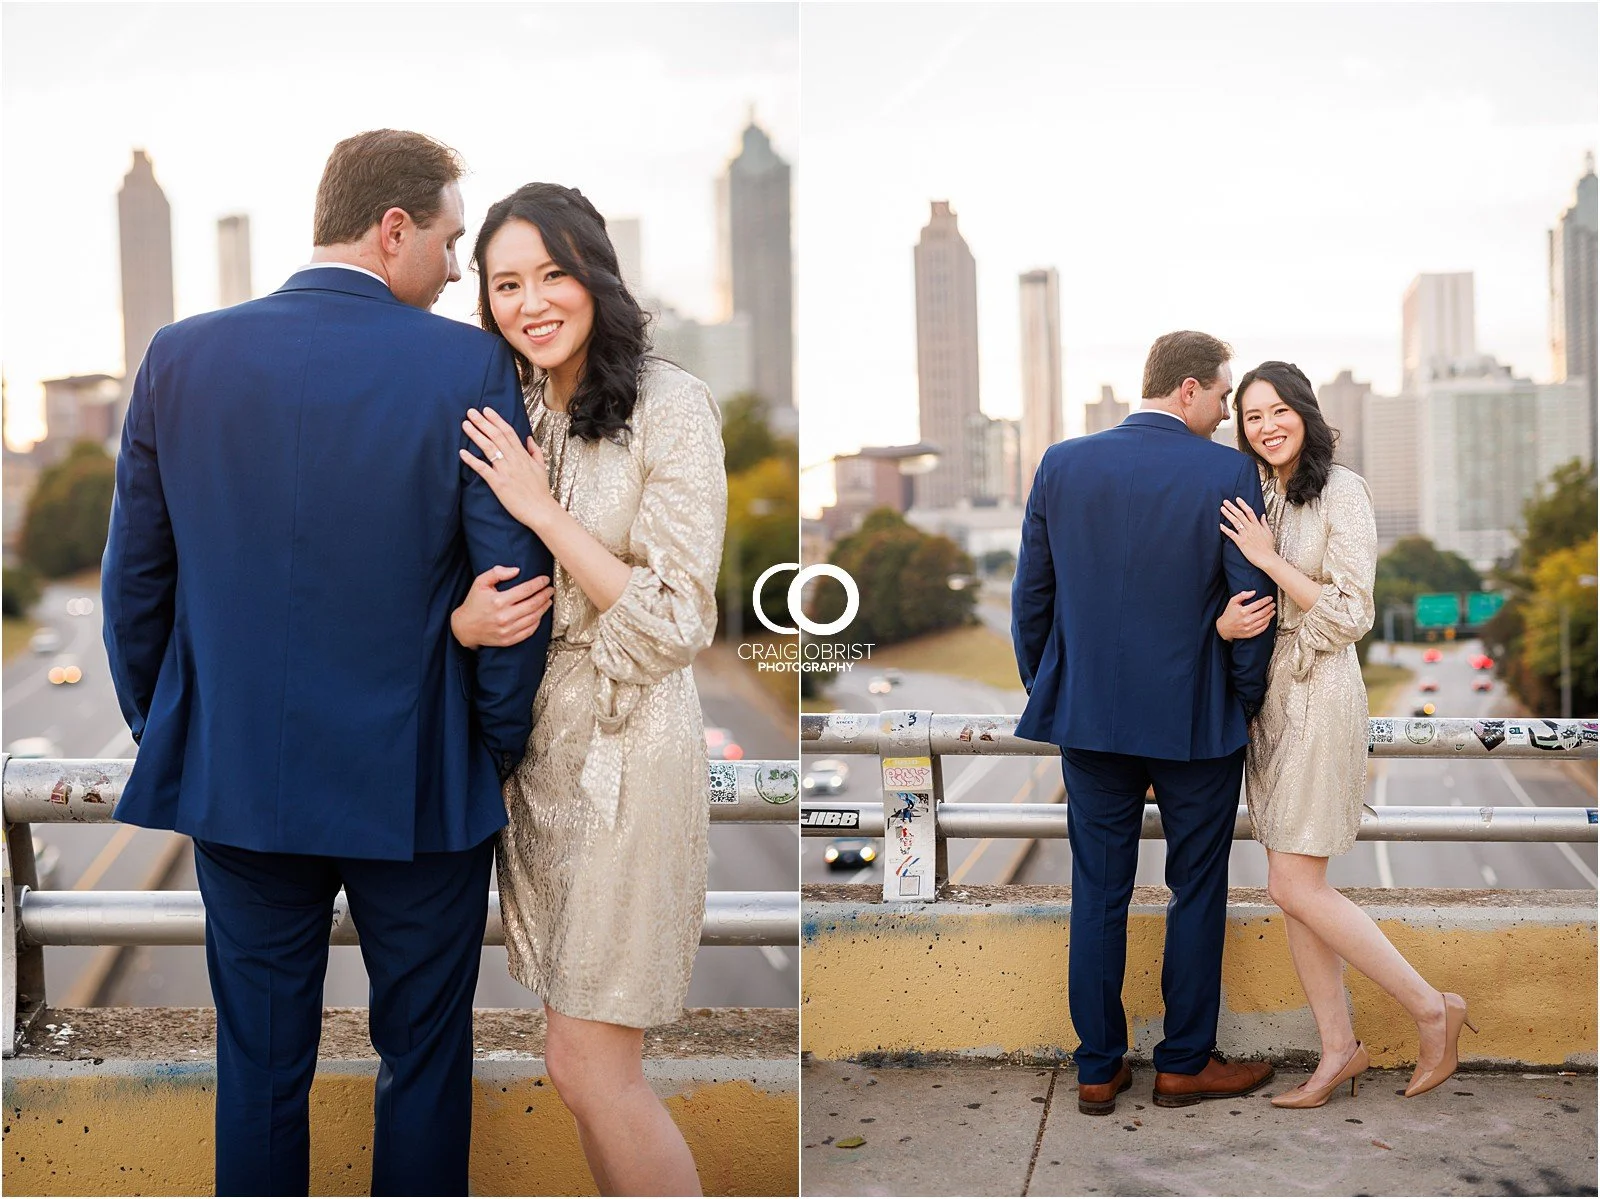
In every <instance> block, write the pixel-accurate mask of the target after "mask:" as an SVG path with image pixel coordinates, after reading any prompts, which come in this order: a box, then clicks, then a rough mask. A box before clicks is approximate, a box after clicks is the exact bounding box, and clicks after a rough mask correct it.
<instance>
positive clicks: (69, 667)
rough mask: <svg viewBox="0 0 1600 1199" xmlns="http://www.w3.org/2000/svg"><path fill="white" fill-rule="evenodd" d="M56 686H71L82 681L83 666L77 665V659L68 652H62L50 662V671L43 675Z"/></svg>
mask: <svg viewBox="0 0 1600 1199" xmlns="http://www.w3.org/2000/svg"><path fill="white" fill-rule="evenodd" d="M45 677H46V678H48V679H49V680H50V682H51V683H52V684H53V685H55V686H57V687H61V686H69V687H70V686H71V685H72V684H74V683H81V682H83V667H81V666H79V665H78V659H76V658H74V657H72V656H71V655H70V654H62V655H61V657H59V658H57V659H56V660H55V661H54V662H52V663H51V664H50V673H49V674H47V675H46V676H45Z"/></svg>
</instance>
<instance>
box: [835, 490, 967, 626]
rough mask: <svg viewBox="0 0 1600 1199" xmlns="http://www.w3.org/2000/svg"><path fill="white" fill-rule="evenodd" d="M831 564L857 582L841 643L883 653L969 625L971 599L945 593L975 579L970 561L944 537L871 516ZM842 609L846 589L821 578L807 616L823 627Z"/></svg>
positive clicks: (883, 512)
mask: <svg viewBox="0 0 1600 1199" xmlns="http://www.w3.org/2000/svg"><path fill="white" fill-rule="evenodd" d="M833 562H834V564H835V565H836V566H840V567H842V568H843V569H844V570H845V571H846V572H847V573H849V575H850V577H851V578H853V579H854V580H855V583H856V589H857V590H858V591H859V592H860V596H861V608H860V610H859V612H858V613H857V615H856V618H855V620H854V621H853V622H852V623H851V625H850V627H849V628H847V629H844V630H842V631H841V632H840V633H839V635H838V640H840V641H849V642H870V643H872V644H875V645H889V644H892V643H894V642H896V641H904V640H906V639H907V638H910V637H917V636H921V635H922V634H924V633H932V632H936V631H938V630H940V629H947V628H953V627H955V626H957V625H961V624H967V623H969V622H970V621H971V620H972V609H973V606H974V604H975V603H976V602H977V595H976V593H975V592H974V591H973V590H972V589H970V588H964V589H962V590H959V591H958V590H955V589H954V588H952V587H951V586H950V579H951V577H952V576H955V575H970V574H972V573H974V568H973V563H972V558H971V557H970V556H969V555H967V554H966V553H965V552H964V551H963V550H962V549H961V547H960V546H958V545H957V544H956V543H955V542H954V541H951V540H950V539H949V538H948V537H938V536H933V535H930V534H927V533H924V532H922V531H921V530H919V529H916V528H914V527H913V526H911V525H910V524H908V523H907V522H906V520H905V518H904V517H902V516H901V515H900V514H899V513H898V512H895V511H894V510H893V509H891V508H879V509H877V510H875V511H873V512H869V513H868V514H867V516H866V519H865V520H863V521H862V524H861V528H860V529H858V530H857V531H856V532H854V533H852V534H851V535H850V536H848V537H845V538H843V539H842V540H840V542H839V543H838V545H836V546H835V547H834V552H833ZM844 605H845V595H844V588H843V587H842V586H841V585H840V584H839V583H838V582H836V581H835V580H833V579H830V578H823V579H820V580H819V581H818V584H817V590H816V593H815V595H814V596H813V598H812V603H811V607H810V609H809V610H808V615H809V616H810V617H811V619H813V620H815V621H818V622H820V623H828V622H831V621H834V620H837V619H838V618H839V616H840V615H842V614H843V611H844Z"/></svg>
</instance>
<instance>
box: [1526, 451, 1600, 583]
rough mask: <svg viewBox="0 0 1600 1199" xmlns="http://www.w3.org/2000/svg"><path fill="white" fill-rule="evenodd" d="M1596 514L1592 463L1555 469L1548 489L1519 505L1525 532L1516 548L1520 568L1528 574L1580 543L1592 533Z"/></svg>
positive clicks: (1574, 464) (1540, 491)
mask: <svg viewBox="0 0 1600 1199" xmlns="http://www.w3.org/2000/svg"><path fill="white" fill-rule="evenodd" d="M1596 511H1597V509H1596V502H1595V468H1594V466H1593V464H1590V465H1587V466H1586V465H1584V463H1582V462H1581V461H1579V460H1577V459H1573V460H1572V461H1571V462H1569V463H1567V464H1566V465H1565V466H1561V467H1557V468H1556V471H1555V473H1554V474H1552V475H1551V476H1550V482H1549V484H1548V490H1546V488H1543V487H1541V488H1540V489H1539V494H1537V495H1536V496H1534V497H1533V498H1532V499H1531V500H1529V501H1528V502H1527V503H1526V504H1524V505H1523V506H1522V523H1523V525H1524V527H1525V529H1526V532H1524V533H1523V535H1522V542H1521V545H1520V546H1519V547H1518V557H1519V559H1520V565H1521V566H1522V568H1523V569H1524V570H1526V571H1530V572H1531V571H1533V570H1534V569H1535V568H1536V567H1537V566H1538V564H1539V563H1540V562H1541V561H1543V560H1544V558H1545V557H1546V556H1547V555H1549V554H1552V553H1554V552H1555V551H1557V550H1562V549H1566V548H1568V547H1569V546H1574V545H1578V544H1580V543H1581V542H1582V541H1583V539H1584V538H1585V537H1587V536H1589V535H1590V534H1591V533H1593V532H1594V529H1595V517H1596Z"/></svg>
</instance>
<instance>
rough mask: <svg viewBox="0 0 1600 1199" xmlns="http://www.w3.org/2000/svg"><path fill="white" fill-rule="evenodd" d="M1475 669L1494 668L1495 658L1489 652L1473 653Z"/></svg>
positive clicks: (1472, 660) (1473, 666) (1472, 659)
mask: <svg viewBox="0 0 1600 1199" xmlns="http://www.w3.org/2000/svg"><path fill="white" fill-rule="evenodd" d="M1469 660H1470V661H1471V663H1472V669H1473V670H1493V669H1494V659H1493V658H1491V657H1490V656H1489V655H1488V654H1473V655H1472V657H1471V659H1469Z"/></svg>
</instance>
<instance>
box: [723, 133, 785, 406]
mask: <svg viewBox="0 0 1600 1199" xmlns="http://www.w3.org/2000/svg"><path fill="white" fill-rule="evenodd" d="M789 192H790V189H789V164H788V163H786V162H784V161H783V159H781V158H779V157H778V155H777V152H776V151H774V150H773V148H772V140H771V139H770V138H769V137H768V136H767V135H766V133H765V131H763V130H762V129H761V128H760V127H759V126H757V125H756V123H755V121H754V119H752V120H751V122H750V124H749V125H747V126H746V127H745V130H744V135H743V139H742V144H741V148H740V150H739V154H738V156H737V157H736V158H734V159H733V160H732V161H731V162H729V163H728V170H727V173H726V174H725V175H724V176H723V177H722V179H721V180H720V181H719V186H718V189H717V218H718V220H717V223H718V238H719V242H720V250H721V264H720V274H721V283H722V291H723V307H724V316H725V317H728V316H732V315H734V314H735V313H744V314H746V315H747V316H749V318H750V344H751V350H752V352H753V354H754V357H755V371H754V375H755V390H756V392H757V394H759V395H761V396H763V397H765V398H766V400H767V402H768V403H769V404H770V405H771V407H772V411H773V413H774V415H775V417H777V416H778V414H780V413H781V412H782V410H783V409H793V408H794V276H793V270H792V265H791V255H792V249H791V244H790V234H789V200H790V195H789Z"/></svg>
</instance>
